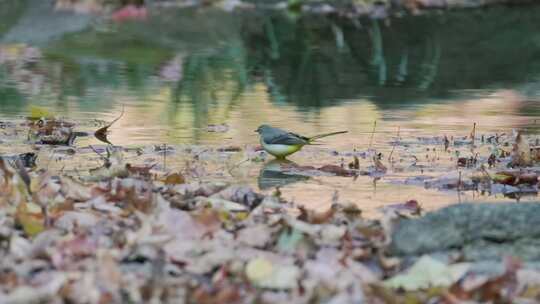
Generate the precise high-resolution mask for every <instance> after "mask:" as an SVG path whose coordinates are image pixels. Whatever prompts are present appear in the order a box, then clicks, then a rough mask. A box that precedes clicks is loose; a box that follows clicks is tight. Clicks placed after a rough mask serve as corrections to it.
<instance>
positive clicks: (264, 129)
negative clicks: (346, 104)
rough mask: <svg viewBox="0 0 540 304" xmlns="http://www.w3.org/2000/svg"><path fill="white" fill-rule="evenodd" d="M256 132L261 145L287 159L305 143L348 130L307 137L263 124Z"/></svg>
mask: <svg viewBox="0 0 540 304" xmlns="http://www.w3.org/2000/svg"><path fill="white" fill-rule="evenodd" d="M255 132H257V133H259V136H260V141H261V145H262V147H263V149H264V150H265V151H266V152H268V153H270V154H272V155H273V156H274V157H276V158H277V159H285V157H287V156H288V155H291V154H293V153H295V152H297V151H299V150H300V149H302V147H304V146H305V145H312V144H314V142H315V141H316V140H317V139H321V138H323V137H327V136H332V135H337V134H343V133H347V132H348V131H338V132H331V133H324V134H319V135H315V136H312V137H306V136H302V135H298V134H295V133H292V132H289V131H286V130H283V129H280V128H275V127H272V126H269V125H266V124H263V125H260V126H259V127H258V128H257V130H255Z"/></svg>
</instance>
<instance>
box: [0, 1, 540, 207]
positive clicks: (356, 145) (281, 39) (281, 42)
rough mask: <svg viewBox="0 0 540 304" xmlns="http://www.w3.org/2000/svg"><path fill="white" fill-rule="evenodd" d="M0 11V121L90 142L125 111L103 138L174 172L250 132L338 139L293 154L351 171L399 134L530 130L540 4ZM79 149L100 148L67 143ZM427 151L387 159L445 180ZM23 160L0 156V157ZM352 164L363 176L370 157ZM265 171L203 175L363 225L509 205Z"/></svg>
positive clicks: (366, 181) (251, 137)
mask: <svg viewBox="0 0 540 304" xmlns="http://www.w3.org/2000/svg"><path fill="white" fill-rule="evenodd" d="M0 12H1V13H0V14H2V15H3V17H4V18H0V111H1V112H0V120H1V121H18V120H20V119H21V117H24V116H25V115H27V114H28V109H29V105H40V106H43V107H44V108H47V109H48V110H50V111H51V112H54V113H56V114H57V115H59V116H62V117H64V118H66V119H67V120H71V121H77V122H79V123H80V126H79V128H78V129H79V130H80V131H87V132H92V131H94V130H95V129H96V128H97V126H100V125H102V123H103V121H112V120H113V119H114V118H115V117H117V116H118V115H119V114H120V113H121V112H122V109H124V114H123V116H122V118H121V119H120V120H119V121H118V122H117V123H115V124H114V126H113V127H112V128H111V130H112V133H111V134H110V136H109V140H110V141H111V142H113V143H114V144H115V145H121V146H125V147H152V146H153V145H161V144H165V143H166V144H168V145H170V146H174V147H177V153H175V154H173V155H171V156H168V157H169V160H168V162H169V167H174V166H175V165H176V166H183V165H184V163H183V161H184V156H183V155H182V151H184V150H183V148H181V147H186V146H191V145H196V147H201V149H202V150H204V149H214V148H218V147H227V146H238V147H241V148H242V149H243V151H246V150H252V149H253V147H255V146H256V145H258V137H257V136H256V134H255V133H254V132H253V130H255V129H256V128H257V126H258V125H260V124H261V123H269V124H272V125H275V126H279V127H283V128H286V129H290V130H293V131H295V132H296V133H301V134H305V135H312V134H317V133H322V132H327V131H337V130H348V131H349V133H348V134H346V135H340V136H336V137H330V138H327V139H324V141H323V144H322V145H318V146H310V147H306V148H304V149H303V150H302V151H301V152H299V153H297V154H295V155H293V156H292V157H291V158H290V159H291V160H292V161H294V162H296V163H298V164H300V165H311V166H321V165H325V164H337V165H339V164H340V163H342V162H343V163H345V165H346V164H348V163H349V162H350V161H351V160H352V156H351V154H352V153H353V152H354V151H355V150H356V151H366V150H368V149H375V150H377V151H378V152H381V153H382V154H383V159H386V158H387V157H388V155H389V154H390V153H391V151H392V149H393V144H392V143H391V142H392V141H393V140H395V138H396V135H397V134H398V129H399V136H400V138H401V139H402V140H404V141H407V140H413V141H414V140H415V139H416V138H417V137H419V136H426V137H433V136H443V135H448V136H456V137H458V136H466V135H468V134H469V133H470V131H471V129H472V125H473V123H476V124H477V128H476V130H477V133H478V134H492V133H503V132H506V133H508V132H511V130H512V129H514V128H518V129H524V130H525V131H526V132H527V133H528V134H537V132H538V126H537V122H536V120H537V116H538V113H540V102H539V101H540V57H539V56H538V54H540V28H539V27H538V25H537V22H536V19H535V18H537V16H538V14H539V13H540V8H538V7H527V8H525V9H518V8H514V9H511V10H505V9H502V8H492V9H486V10H481V11H480V10H478V11H477V10H475V11H471V12H454V13H445V14H438V13H434V14H429V15H425V16H418V17H413V18H394V19H391V20H390V21H375V20H355V21H345V20H339V19H335V18H331V17H320V16H314V17H309V16H305V17H301V18H299V17H291V16H286V15H281V14H278V13H275V12H253V11H244V12H237V13H227V12H222V11H218V10H211V9H179V8H178V9H177V8H166V9H164V8H149V13H148V19H147V20H145V21H128V22H121V23H117V22H112V21H110V20H107V19H106V18H103V17H102V16H100V15H81V14H75V13H71V12H56V11H54V9H53V6H52V5H51V3H50V2H48V1H17V2H10V1H3V2H0ZM8 17H9V18H8ZM37 28H38V29H39V31H38V30H36V29H37ZM375 122H376V123H375ZM211 124H216V125H219V124H225V125H226V128H225V129H227V130H226V132H209V131H208V125H211ZM89 144H92V145H98V144H99V141H98V140H97V139H95V138H93V137H85V138H80V139H78V140H77V142H76V145H77V146H78V147H86V146H87V145H89ZM433 148H435V149H436V150H437V151H442V150H441V149H442V147H441V145H440V144H439V145H438V144H430V145H424V144H422V145H420V144H416V145H414V144H413V145H412V147H406V148H404V147H397V148H395V152H393V153H395V154H394V155H393V156H394V157H395V158H396V159H399V158H401V162H402V163H403V164H409V163H410V162H411V160H410V159H409V158H408V157H409V156H408V155H410V153H414V154H415V155H417V157H418V158H419V159H422V158H425V159H429V157H430V156H429V155H428V156H426V154H430V153H440V155H439V156H438V157H437V163H436V164H435V165H436V166H434V167H440V169H439V170H438V173H440V172H441V171H444V170H445V168H451V167H452V166H453V164H454V163H455V155H454V154H452V153H446V154H444V153H442V152H429V153H427V152H426V150H427V149H433ZM25 149H26V148H25V146H24V145H11V146H7V145H3V146H2V148H1V152H18V151H23V150H25ZM411 150H413V151H412V152H411ZM236 154H238V155H235V153H228V154H226V155H225V156H223V155H221V156H219V157H220V158H219V159H218V160H215V159H214V160H212V159H210V158H209V159H208V160H207V161H208V163H209V165H208V166H209V168H218V167H220V166H221V167H223V166H224V165H223V164H224V163H226V164H227V166H229V164H236V163H237V162H241V160H242V159H243V158H244V157H245V152H239V153H236ZM268 159H270V158H268ZM425 159H423V161H425V162H426V163H428V161H426V160H425ZM137 160H140V161H146V162H151V161H152V157H149V156H145V155H143V156H141V157H140V158H137ZM154 161H159V160H156V159H154ZM361 165H362V166H363V167H368V166H370V165H371V161H370V159H369V158H368V159H365V160H363V159H362V160H361ZM432 165H433V164H432ZM59 166H60V167H61V165H59ZM403 166H405V165H403ZM233 167H234V165H233ZM265 168H266V169H267V167H265V166H264V164H262V163H258V162H250V163H247V164H242V165H240V166H238V168H236V167H235V168H234V170H232V171H233V172H230V171H231V170H228V171H229V173H230V174H229V175H226V176H220V175H216V174H212V173H208V174H207V175H208V176H209V178H211V179H220V178H222V179H228V180H236V181H238V180H240V181H241V182H247V183H250V184H252V185H254V186H256V187H258V186H262V188H268V189H267V190H265V191H273V190H272V186H275V185H278V184H279V185H281V192H282V193H283V195H284V196H285V197H287V198H289V199H294V200H295V201H297V202H302V203H305V204H306V205H310V206H311V207H316V208H321V209H324V208H326V207H327V206H328V204H329V203H330V202H331V200H332V197H333V196H334V192H335V191H336V190H338V191H339V198H340V200H345V201H351V202H355V203H357V204H358V205H359V206H360V207H361V208H362V209H364V210H366V211H367V213H368V214H371V213H374V212H375V209H376V208H377V207H379V206H381V205H384V204H389V203H399V202H404V201H406V200H409V199H416V200H418V201H419V202H420V203H421V204H422V205H424V206H425V207H427V208H437V207H439V206H443V205H445V204H450V203H455V202H459V201H470V200H507V199H506V198H503V197H501V198H499V197H486V196H480V195H479V194H476V193H458V192H457V191H455V192H440V191H436V190H426V189H423V188H422V187H418V186H414V185H403V184H401V183H395V182H393V181H394V180H399V179H403V178H406V177H410V176H415V175H420V174H429V171H430V170H427V171H428V172H426V171H425V170H421V169H418V170H411V169H407V170H404V171H403V172H400V170H396V169H395V168H393V167H392V168H390V171H389V173H388V174H387V175H385V176H383V177H382V178H380V179H377V180H374V178H373V177H364V176H361V177H359V178H357V179H354V180H353V179H352V178H344V177H333V176H316V177H311V178H304V177H297V178H294V176H293V177H291V176H283V175H280V174H279V172H278V175H277V176H276V175H272V172H270V175H268V172H266V175H264V173H265V171H264V169H265ZM434 171H437V170H434ZM203 175H204V174H203ZM268 176H270V178H268ZM265 183H266V184H265ZM534 198H535V197H534Z"/></svg>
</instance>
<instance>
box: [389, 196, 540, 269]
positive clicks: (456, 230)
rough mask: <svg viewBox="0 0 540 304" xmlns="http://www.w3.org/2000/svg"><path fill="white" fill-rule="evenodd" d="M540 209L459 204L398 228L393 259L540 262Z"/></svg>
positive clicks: (526, 205)
mask: <svg viewBox="0 0 540 304" xmlns="http://www.w3.org/2000/svg"><path fill="white" fill-rule="evenodd" d="M539 237H540V204H537V203H495V204H459V205H453V206H449V207H446V208H443V209H441V210H438V211H435V212H431V213H428V214H426V215H425V216H424V217H421V218H418V219H401V220H399V221H398V222H397V223H396V225H395V226H394V231H393V234H392V243H391V245H390V253H392V254H395V255H400V256H406V255H421V254H425V253H432V252H437V251H444V250H451V249H459V250H462V252H463V254H464V257H465V259H467V260H476V261H477V260H486V259H500V258H501V257H503V256H507V255H512V256H516V257H519V258H522V259H524V260H540V239H538V238H539Z"/></svg>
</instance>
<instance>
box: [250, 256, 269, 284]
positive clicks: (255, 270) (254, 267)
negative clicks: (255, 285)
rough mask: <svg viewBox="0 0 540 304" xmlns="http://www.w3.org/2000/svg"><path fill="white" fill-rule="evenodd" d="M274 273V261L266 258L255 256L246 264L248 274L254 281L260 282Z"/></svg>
mask: <svg viewBox="0 0 540 304" xmlns="http://www.w3.org/2000/svg"><path fill="white" fill-rule="evenodd" d="M271 275H272V263H270V261H268V260H267V259H264V258H255V259H253V260H251V261H249V263H248V264H247V266H246V276H247V277H248V279H249V280H250V281H252V282H260V281H263V280H264V279H266V278H268V277H270V276H271Z"/></svg>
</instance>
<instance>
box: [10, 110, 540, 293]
mask: <svg viewBox="0 0 540 304" xmlns="http://www.w3.org/2000/svg"><path fill="white" fill-rule="evenodd" d="M36 121H37V122H36ZM110 125H111V124H107V126H106V127H105V128H106V129H107V128H108V127H110ZM73 126H74V125H73V124H69V123H66V122H63V121H60V120H56V119H54V118H44V117H42V118H40V119H37V120H36V119H29V123H26V124H25V128H27V132H28V134H29V137H28V140H29V141H30V142H33V143H34V144H46V143H47V142H45V141H44V139H45V138H47V139H50V138H53V137H54V138H55V140H56V142H55V144H57V145H61V144H63V145H71V144H72V143H73V142H72V141H64V139H67V138H70V137H72V136H73V134H78V133H76V132H75V131H73ZM103 134H106V132H103ZM51 136H53V137H51ZM475 136H476V135H475V134H472V135H471V136H470V137H472V138H464V139H453V138H452V139H448V138H446V137H445V138H444V139H439V138H432V139H418V141H425V142H428V143H433V142H434V141H435V142H437V143H438V142H439V141H440V144H442V145H444V146H446V148H447V149H448V147H451V146H459V145H469V146H470V147H471V155H476V152H475V151H474V149H475V144H477V145H479V144H480V143H482V142H488V141H489V144H490V145H491V144H493V143H495V144H494V145H495V147H496V148H498V149H499V150H497V149H492V150H490V151H492V153H491V154H490V155H489V156H483V155H478V156H471V157H466V160H465V161H462V160H461V158H460V157H456V164H455V166H456V170H458V169H459V170H461V171H460V172H467V173H466V174H465V173H464V174H460V175H459V179H458V180H457V181H456V180H452V179H442V178H440V179H439V180H436V181H435V182H433V183H434V184H437V183H438V184H439V185H446V187H448V188H450V186H449V185H454V186H455V187H456V188H457V189H458V191H465V190H467V189H466V187H465V186H464V185H466V183H467V182H469V181H470V182H471V183H475V181H476V185H479V184H481V183H484V182H485V183H489V184H491V185H496V184H500V185H511V186H513V187H514V186H518V185H522V184H526V185H527V186H529V187H533V188H534V187H537V183H538V176H537V174H538V173H537V172H536V171H535V169H534V168H535V167H534V164H535V162H536V161H537V156H535V155H536V154H535V153H536V152H535V151H536V148H534V147H531V145H530V144H529V143H528V142H527V138H526V137H525V136H523V135H522V134H519V133H518V134H517V135H516V136H508V137H507V140H509V141H513V144H506V145H505V144H501V143H503V142H505V141H504V140H503V139H502V137H497V138H495V137H494V138H493V139H489V140H488V139H486V138H484V139H483V140H475ZM104 138H105V139H106V137H104ZM58 139H62V140H58ZM107 141H108V140H107ZM396 145H407V143H406V142H403V141H400V142H399V143H396ZM92 149H93V150H94V151H95V152H96V153H99V154H100V156H99V157H100V159H101V162H102V165H100V166H99V167H97V168H95V169H93V170H91V171H90V172H89V173H88V174H86V175H84V176H83V177H81V178H75V177H73V176H70V175H68V174H66V173H65V172H63V171H60V172H55V171H54V170H47V169H46V168H32V169H29V168H28V167H33V166H34V165H35V155H33V156H32V152H28V153H25V154H23V155H21V156H17V155H15V156H10V157H2V158H0V205H1V206H2V208H1V209H0V222H1V223H2V225H1V227H0V252H1V256H2V257H3V258H2V260H1V270H2V271H1V272H0V282H1V284H0V288H1V289H0V302H1V303H39V302H41V303H283V302H292V303H362V302H365V303H427V302H429V303H462V302H463V301H469V302H471V303H476V302H490V303H509V302H515V303H518V302H519V303H535V302H537V301H538V299H539V296H540V270H539V269H538V268H537V266H535V263H534V262H535V261H538V260H539V259H540V256H539V255H538V254H534V253H535V252H538V251H539V246H540V243H539V242H538V241H536V240H537V238H538V236H539V235H540V232H537V229H528V228H527V227H530V226H531V225H532V227H536V226H538V225H536V223H538V222H539V221H540V213H539V212H536V211H535V210H536V209H537V206H536V204H495V205H494V204H491V205H489V204H486V205H481V204H477V205H470V204H461V205H454V206H451V207H447V208H444V209H442V210H440V211H436V212H432V213H429V214H427V215H425V216H422V215H421V206H420V205H419V204H418V202H416V201H414V200H411V201H409V202H407V203H405V204H398V205H393V206H387V207H385V208H384V216H383V217H382V218H380V219H376V220H374V219H367V218H363V217H362V214H361V210H359V209H358V208H357V207H356V206H355V205H351V204H345V203H340V202H339V197H338V196H337V195H335V196H334V199H333V203H332V205H331V206H330V207H329V208H328V209H327V210H325V211H314V210H310V209H307V208H305V207H304V206H302V205H298V204H294V203H291V202H287V201H285V200H284V199H283V198H281V197H280V195H279V191H276V192H275V193H274V194H261V193H257V192H255V191H253V190H252V189H251V188H249V187H247V186H242V185H229V184H226V183H220V182H197V181H195V180H196V179H195V178H193V180H190V178H189V177H185V176H184V175H183V174H181V173H178V172H175V173H169V174H166V175H164V174H163V173H162V172H161V173H160V172H159V171H158V170H156V168H155V167H154V166H153V165H152V166H150V165H132V164H128V163H126V162H125V161H124V158H123V157H122V151H123V149H121V148H119V147H114V146H112V145H109V146H108V147H107V148H106V149H104V150H103V149H101V150H102V151H100V150H99V149H94V148H92ZM507 150H508V151H507ZM159 152H160V153H161V152H163V153H165V154H164V155H166V153H167V152H168V148H167V147H166V149H165V150H163V151H162V150H160V151H159ZM359 155H360V154H359ZM370 155H371V154H370ZM372 155H373V159H372V161H373V164H374V165H373V170H372V171H370V170H368V171H361V170H359V169H360V166H361V165H360V161H359V159H358V157H357V156H356V154H355V155H354V157H353V161H352V162H351V164H350V165H349V168H348V169H346V168H344V166H343V167H340V166H336V167H329V166H325V167H321V168H318V169H317V168H315V167H305V166H294V165H290V164H288V165H287V166H286V169H285V170H284V171H285V173H286V171H287V170H292V171H294V174H299V173H300V174H307V175H310V174H319V173H313V172H318V171H321V172H324V173H325V174H335V175H340V176H354V175H355V174H377V175H381V174H385V172H386V171H387V167H386V166H384V165H383V164H382V160H384V158H382V157H381V156H380V155H379V154H378V153H372ZM365 158H367V159H370V157H367V156H366V157H365ZM415 164H416V163H415ZM381 166H382V167H381ZM388 167H389V168H390V169H391V170H396V164H395V163H393V161H392V160H390V164H388ZM508 167H510V168H508ZM322 168H326V169H322ZM328 168H330V169H328ZM338 168H339V169H338ZM502 168H504V170H503V169H502ZM478 176H480V177H478ZM190 177H191V176H190ZM482 177H483V178H482ZM448 180H451V181H452V182H448ZM426 185H427V184H425V185H424V186H426ZM520 227H521V228H520Z"/></svg>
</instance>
